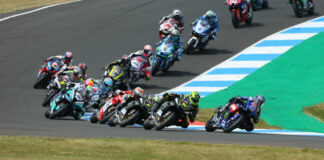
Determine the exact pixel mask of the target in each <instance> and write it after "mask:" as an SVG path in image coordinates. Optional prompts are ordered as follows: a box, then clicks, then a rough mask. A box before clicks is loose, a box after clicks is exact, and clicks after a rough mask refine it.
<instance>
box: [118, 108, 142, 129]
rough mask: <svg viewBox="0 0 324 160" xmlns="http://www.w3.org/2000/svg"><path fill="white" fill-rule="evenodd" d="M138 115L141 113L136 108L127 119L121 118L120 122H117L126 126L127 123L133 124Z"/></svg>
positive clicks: (121, 125)
mask: <svg viewBox="0 0 324 160" xmlns="http://www.w3.org/2000/svg"><path fill="white" fill-rule="evenodd" d="M131 110H132V109H131ZM131 110H129V111H128V112H130V111H131ZM128 112H127V113H128ZM127 113H126V114H127ZM140 116H141V113H140V112H139V111H138V110H135V112H134V113H133V114H132V115H131V116H129V118H128V119H122V122H121V123H120V124H119V126H120V127H126V126H127V125H130V124H133V123H135V122H136V121H137V120H138V119H139V118H140Z"/></svg>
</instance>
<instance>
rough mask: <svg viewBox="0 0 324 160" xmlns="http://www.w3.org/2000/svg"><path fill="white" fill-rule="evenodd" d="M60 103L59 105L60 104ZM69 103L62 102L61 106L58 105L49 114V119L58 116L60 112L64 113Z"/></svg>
mask: <svg viewBox="0 0 324 160" xmlns="http://www.w3.org/2000/svg"><path fill="white" fill-rule="evenodd" d="M61 104H62V103H60V104H59V105H61ZM69 106H70V104H66V103H63V105H62V107H60V108H59V109H58V110H56V111H54V113H52V114H50V115H49V118H50V119H55V118H56V117H58V116H60V115H61V114H64V113H65V112H66V111H67V110H68V109H69Z"/></svg>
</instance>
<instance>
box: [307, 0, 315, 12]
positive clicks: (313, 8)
mask: <svg viewBox="0 0 324 160" xmlns="http://www.w3.org/2000/svg"><path fill="white" fill-rule="evenodd" d="M308 2H311V3H313V0H308ZM307 13H308V14H314V13H315V5H314V3H313V7H312V8H310V9H308V11H307Z"/></svg>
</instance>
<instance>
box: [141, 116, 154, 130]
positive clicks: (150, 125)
mask: <svg viewBox="0 0 324 160" xmlns="http://www.w3.org/2000/svg"><path fill="white" fill-rule="evenodd" d="M143 127H144V129H145V130H150V129H152V128H153V127H154V125H153V120H152V119H151V118H149V119H147V120H146V121H145V122H144V124H143Z"/></svg>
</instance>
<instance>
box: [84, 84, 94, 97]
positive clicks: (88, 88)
mask: <svg viewBox="0 0 324 160" xmlns="http://www.w3.org/2000/svg"><path fill="white" fill-rule="evenodd" d="M92 92H93V86H90V85H88V86H86V88H85V94H86V95H90V94H91V93H92Z"/></svg>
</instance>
